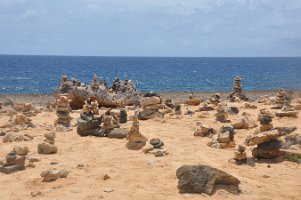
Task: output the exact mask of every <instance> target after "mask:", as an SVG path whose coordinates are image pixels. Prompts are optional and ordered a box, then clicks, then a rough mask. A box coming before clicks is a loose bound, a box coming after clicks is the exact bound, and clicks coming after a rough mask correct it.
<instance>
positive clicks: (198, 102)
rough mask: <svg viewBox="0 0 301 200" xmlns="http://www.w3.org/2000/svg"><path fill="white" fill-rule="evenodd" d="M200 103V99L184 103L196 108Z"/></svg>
mask: <svg viewBox="0 0 301 200" xmlns="http://www.w3.org/2000/svg"><path fill="white" fill-rule="evenodd" d="M200 103H201V100H200V99H194V98H193V99H189V100H187V101H186V104H187V105H189V106H198V105H200Z"/></svg>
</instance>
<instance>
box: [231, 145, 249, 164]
mask: <svg viewBox="0 0 301 200" xmlns="http://www.w3.org/2000/svg"><path fill="white" fill-rule="evenodd" d="M234 161H235V164H238V165H241V164H244V163H246V162H247V153H246V147H244V146H242V145H239V146H238V148H237V149H236V150H235V152H234Z"/></svg>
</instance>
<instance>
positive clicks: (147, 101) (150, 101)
mask: <svg viewBox="0 0 301 200" xmlns="http://www.w3.org/2000/svg"><path fill="white" fill-rule="evenodd" d="M160 103H161V99H160V98H159V97H155V96H153V97H143V98H141V99H140V105H141V106H143V107H144V106H149V105H155V104H160Z"/></svg>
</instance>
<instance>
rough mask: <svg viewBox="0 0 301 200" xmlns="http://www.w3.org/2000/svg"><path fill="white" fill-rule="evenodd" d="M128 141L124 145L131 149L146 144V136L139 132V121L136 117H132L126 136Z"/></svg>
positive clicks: (137, 148)
mask: <svg viewBox="0 0 301 200" xmlns="http://www.w3.org/2000/svg"><path fill="white" fill-rule="evenodd" d="M127 139H128V142H127V144H126V147H127V148H128V149H131V150H139V149H141V148H142V147H144V146H145V145H146V142H147V138H146V137H144V136H143V135H142V134H141V133H140V132H139V121H138V119H137V118H134V119H133V123H132V127H131V130H130V131H129V133H128V136H127Z"/></svg>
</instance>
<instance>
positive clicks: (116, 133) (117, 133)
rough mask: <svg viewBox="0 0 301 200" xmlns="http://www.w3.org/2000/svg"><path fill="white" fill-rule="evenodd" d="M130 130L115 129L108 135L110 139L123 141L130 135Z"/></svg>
mask: <svg viewBox="0 0 301 200" xmlns="http://www.w3.org/2000/svg"><path fill="white" fill-rule="evenodd" d="M128 132H129V131H128V130H125V129H122V128H114V129H113V130H111V131H109V132H108V133H107V137H108V138H117V139H123V138H126V137H127V135H128Z"/></svg>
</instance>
